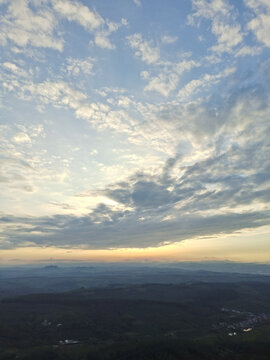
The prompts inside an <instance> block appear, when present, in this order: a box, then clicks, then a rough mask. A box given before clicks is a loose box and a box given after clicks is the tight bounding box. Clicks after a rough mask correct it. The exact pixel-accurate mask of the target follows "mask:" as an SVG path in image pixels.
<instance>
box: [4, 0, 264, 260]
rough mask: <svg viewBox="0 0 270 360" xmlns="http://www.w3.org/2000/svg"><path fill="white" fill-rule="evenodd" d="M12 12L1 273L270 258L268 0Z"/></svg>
mask: <svg viewBox="0 0 270 360" xmlns="http://www.w3.org/2000/svg"><path fill="white" fill-rule="evenodd" d="M0 17H1V20H0V47H1V51H0V136H1V143H0V146H1V150H0V151H1V152H0V185H1V192H0V198H1V199H0V204H1V205H0V206H1V208H0V230H1V234H0V263H2V264H3V263H11V264H12V263H24V262H33V261H36V262H38V261H46V259H54V260H55V261H58V260H59V261H80V260H82V261H87V260H89V261H90V260H104V261H129V260H132V261H133V260H140V261H149V260H158V261H178V260H179V261H181V260H194V261H197V260H205V259H208V260H232V261H255V262H256V261H259V262H269V261H270V122H269V115H270V101H269V94H270V91H269V90H270V58H269V54H270V52H269V47H270V2H269V0H238V1H232V0H183V1H178V0H168V1H166V2H165V1H163V0H114V1H110V0H96V1H95V0H93V1H91V0H88V1H86V0H85V1H76V0H73V1H71V0H0Z"/></svg>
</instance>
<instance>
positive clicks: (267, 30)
mask: <svg viewBox="0 0 270 360" xmlns="http://www.w3.org/2000/svg"><path fill="white" fill-rule="evenodd" d="M245 4H246V5H247V6H248V7H250V8H251V9H252V10H253V11H254V12H255V14H256V17H254V18H253V19H252V20H251V21H250V22H249V23H248V24H247V27H248V29H249V30H251V31H253V33H254V34H255V36H256V38H257V40H258V41H259V42H261V43H263V44H264V45H265V46H267V47H270V3H269V1H267V0H256V1H255V0H247V1H246V2H245Z"/></svg>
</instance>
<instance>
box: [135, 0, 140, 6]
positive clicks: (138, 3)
mask: <svg viewBox="0 0 270 360" xmlns="http://www.w3.org/2000/svg"><path fill="white" fill-rule="evenodd" d="M133 2H134V4H135V5H137V6H142V3H141V1H140V0H133Z"/></svg>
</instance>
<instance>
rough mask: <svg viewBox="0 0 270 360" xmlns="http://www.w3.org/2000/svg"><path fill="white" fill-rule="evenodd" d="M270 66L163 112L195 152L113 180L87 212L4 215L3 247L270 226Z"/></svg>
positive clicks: (150, 239) (150, 242)
mask: <svg viewBox="0 0 270 360" xmlns="http://www.w3.org/2000/svg"><path fill="white" fill-rule="evenodd" d="M269 68H270V63H269V62H264V63H263V64H261V66H260V70H259V71H257V72H256V73H253V74H251V73H249V74H247V75H245V74H242V75H241V76H242V80H241V82H239V81H238V82H237V83H235V82H233V81H232V82H231V81H230V85H229V86H228V87H227V88H226V87H225V90H223V91H220V92H219V95H218V96H217V95H215V96H214V97H210V98H208V99H207V100H205V101H199V102H196V101H194V102H193V103H190V104H189V106H188V107H185V108H183V105H181V104H178V105H177V104H175V103H174V104H169V105H168V106H167V108H165V107H163V108H162V109H161V112H160V113H159V114H157V116H158V117H159V121H161V123H162V122H164V123H166V122H167V121H170V122H172V121H173V122H174V124H175V131H176V132H178V134H179V149H181V144H182V142H184V141H185V137H188V138H190V139H191V142H192V144H193V147H194V148H196V151H195V152H194V151H192V152H191V153H190V154H189V153H185V154H181V153H180V150H179V152H178V153H177V154H175V156H174V157H171V158H169V159H168V160H167V161H166V162H165V163H164V165H163V168H162V169H161V171H159V172H157V173H154V174H153V173H152V174H150V173H147V172H146V171H145V172H135V173H134V174H133V175H130V176H129V177H127V178H126V179H125V181H121V182H115V183H111V184H110V185H108V186H107V187H105V188H103V189H102V190H99V194H100V193H101V194H102V195H103V196H105V197H106V198H109V199H110V200H111V201H112V204H103V203H100V204H99V205H97V206H96V207H95V208H94V209H92V210H91V211H90V212H89V213H88V214H87V215H83V216H75V215H55V216H50V217H49V216H44V217H39V218H38V217H15V216H7V215H6V216H3V217H2V218H1V219H0V221H1V227H2V229H3V237H4V239H5V240H3V241H2V242H1V247H2V248H13V247H16V246H29V245H38V246H60V247H61V246H62V247H83V248H92V249H100V248H118V247H149V246H158V245H160V244H162V243H163V242H165V241H166V243H167V242H176V241H181V240H184V239H189V238H193V237H196V236H206V235H217V234H220V233H232V232H234V231H237V230H241V229H246V228H256V227H260V226H263V225H268V224H269V223H270V209H269V200H270V181H269V179H270V176H269V175H270V138H269V133H270V125H269V113H270V107H269V74H270V72H269ZM236 76H240V74H239V75H236ZM183 134H184V135H185V136H183ZM200 139H203V141H200ZM202 154H203V155H202ZM20 166H26V165H25V164H20ZM89 196H91V195H89Z"/></svg>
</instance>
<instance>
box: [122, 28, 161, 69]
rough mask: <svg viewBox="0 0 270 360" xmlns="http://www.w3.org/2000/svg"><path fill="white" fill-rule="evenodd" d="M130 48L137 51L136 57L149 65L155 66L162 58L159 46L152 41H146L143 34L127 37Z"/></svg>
mask: <svg viewBox="0 0 270 360" xmlns="http://www.w3.org/2000/svg"><path fill="white" fill-rule="evenodd" d="M127 40H128V43H129V46H130V47H131V48H132V49H134V50H135V55H136V56H138V57H140V58H141V60H142V61H144V62H146V63H147V64H154V63H156V62H157V61H158V60H159V58H160V50H159V47H158V46H154V45H153V42H152V41H147V40H144V39H143V37H142V35H141V34H133V35H130V36H128V37H127Z"/></svg>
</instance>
